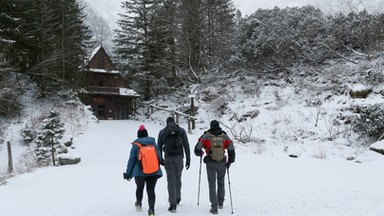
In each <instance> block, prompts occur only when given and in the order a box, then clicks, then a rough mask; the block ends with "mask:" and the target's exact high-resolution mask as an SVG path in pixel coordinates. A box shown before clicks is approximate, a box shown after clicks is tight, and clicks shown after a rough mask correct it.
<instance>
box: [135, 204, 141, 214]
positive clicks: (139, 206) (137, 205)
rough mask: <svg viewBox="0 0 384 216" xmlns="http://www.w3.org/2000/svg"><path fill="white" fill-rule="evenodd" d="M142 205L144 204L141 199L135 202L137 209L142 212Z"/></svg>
mask: <svg viewBox="0 0 384 216" xmlns="http://www.w3.org/2000/svg"><path fill="white" fill-rule="evenodd" d="M141 206H142V205H141V202H139V201H136V202H135V207H136V211H138V212H140V211H141Z"/></svg>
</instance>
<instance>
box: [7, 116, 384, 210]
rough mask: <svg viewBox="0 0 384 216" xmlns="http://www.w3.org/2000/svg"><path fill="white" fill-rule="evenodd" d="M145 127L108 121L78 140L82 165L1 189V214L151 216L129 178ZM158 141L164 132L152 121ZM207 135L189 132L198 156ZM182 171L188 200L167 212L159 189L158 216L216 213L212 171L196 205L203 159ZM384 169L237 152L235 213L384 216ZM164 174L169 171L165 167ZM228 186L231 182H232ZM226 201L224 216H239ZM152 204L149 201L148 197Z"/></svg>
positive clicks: (43, 172) (233, 177) (10, 183)
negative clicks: (133, 147) (139, 204)
mask: <svg viewBox="0 0 384 216" xmlns="http://www.w3.org/2000/svg"><path fill="white" fill-rule="evenodd" d="M140 124H141V122H137V121H101V122H100V123H99V124H93V125H91V126H90V129H89V130H88V131H87V132H86V133H85V134H83V135H82V136H81V137H78V138H76V139H75V143H77V144H76V147H77V148H76V151H75V152H76V155H79V156H81V158H82V161H81V163H80V164H78V165H74V166H64V167H48V168H44V169H39V170H37V171H35V172H33V173H28V174H24V175H19V176H16V177H15V178H13V179H10V180H9V181H8V184H7V185H5V186H0V200H1V201H0V214H1V215H6V216H23V215H28V216H52V215H55V216H69V215H71V216H87V215H92V216H124V215H125V216H136V215H137V216H145V215H147V211H146V210H147V202H146V201H144V202H143V205H144V206H143V208H144V210H143V211H142V212H139V213H138V212H136V211H135V210H134V207H133V204H134V201H135V184H134V182H133V181H132V182H127V181H124V180H123V179H122V173H123V172H124V171H125V166H126V163H127V159H128V154H129V150H130V142H131V141H132V140H133V139H134V138H135V136H136V134H137V128H138V127H139V125H140ZM145 125H146V127H147V129H148V131H149V134H150V136H154V137H155V138H157V134H158V132H159V130H160V129H161V126H159V125H155V124H152V123H145ZM199 135H200V131H196V132H195V133H194V134H188V137H189V140H190V145H191V150H193V147H194V145H195V143H196V140H197V138H198V137H199ZM191 158H192V165H191V168H190V169H189V170H187V171H184V172H183V188H182V201H181V204H180V206H179V207H178V209H177V213H176V214H173V213H170V212H168V211H167V209H168V202H167V199H168V198H167V190H166V177H165V176H163V177H162V178H161V179H160V180H159V181H158V185H157V188H156V194H157V200H156V208H155V210H156V215H185V216H187V215H211V214H210V213H209V212H208V211H209V206H210V204H209V200H208V192H207V190H208V186H207V180H206V173H205V167H204V166H203V171H202V179H201V195H200V205H199V206H197V192H198V172H199V160H198V158H197V157H195V156H194V155H192V156H191ZM383 168H384V163H383V161H381V162H378V161H372V162H368V163H362V164H357V163H353V162H348V161H335V160H319V159H309V158H303V159H300V158H299V159H291V158H288V157H281V156H274V157H271V156H259V155H255V154H252V153H250V152H247V150H246V149H245V148H243V147H240V146H237V161H236V163H235V164H233V165H232V167H231V169H230V179H231V187H232V196H233V206H234V215H266V216H331V215H335V216H343V215H345V216H362V215H364V216H384V212H383V207H384V187H382V184H383V180H384V172H383ZM163 171H164V174H165V170H164V169H163ZM226 180H228V179H227V178H226ZM226 189H227V194H226V201H225V203H224V205H225V207H224V209H223V210H220V211H219V215H232V214H231V207H230V199H229V193H228V182H226ZM144 199H146V195H145V196H144Z"/></svg>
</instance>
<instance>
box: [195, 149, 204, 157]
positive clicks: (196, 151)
mask: <svg viewBox="0 0 384 216" xmlns="http://www.w3.org/2000/svg"><path fill="white" fill-rule="evenodd" d="M203 154H204V152H203V150H198V149H195V155H196V156H198V157H201V156H203Z"/></svg>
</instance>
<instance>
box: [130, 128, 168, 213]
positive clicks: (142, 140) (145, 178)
mask: <svg viewBox="0 0 384 216" xmlns="http://www.w3.org/2000/svg"><path fill="white" fill-rule="evenodd" d="M137 137H138V138H137V139H136V140H135V141H134V142H133V143H132V148H131V151H130V155H129V160H128V164H127V169H126V172H125V173H124V179H127V180H128V181H130V180H131V179H132V178H133V177H135V182H136V202H135V206H136V210H137V211H141V208H142V200H143V191H144V186H145V185H146V187H147V195H148V206H149V209H148V215H149V216H154V215H155V201H156V194H155V187H156V182H157V179H159V178H160V177H162V176H163V173H162V171H161V168H159V169H158V171H157V172H155V173H153V174H144V172H143V171H142V169H141V167H140V164H139V161H138V154H139V146H138V145H136V144H135V143H139V144H141V145H142V146H145V145H153V146H154V147H155V148H156V150H157V154H158V158H160V159H161V154H160V151H159V147H158V146H157V145H156V142H155V138H153V137H149V136H148V131H147V130H146V129H145V127H144V125H141V126H140V127H139V130H138V131H137Z"/></svg>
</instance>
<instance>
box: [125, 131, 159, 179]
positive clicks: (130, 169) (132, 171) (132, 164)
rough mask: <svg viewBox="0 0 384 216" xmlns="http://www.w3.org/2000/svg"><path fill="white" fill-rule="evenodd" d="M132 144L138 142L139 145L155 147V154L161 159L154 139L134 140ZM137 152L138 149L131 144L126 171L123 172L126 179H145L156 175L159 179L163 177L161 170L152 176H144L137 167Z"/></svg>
mask: <svg viewBox="0 0 384 216" xmlns="http://www.w3.org/2000/svg"><path fill="white" fill-rule="evenodd" d="M134 142H138V143H140V144H141V145H153V146H155V148H156V151H157V154H158V156H159V158H161V155H160V151H159V147H158V146H157V144H156V141H155V138H153V137H142V138H138V139H136V140H135V141H134ZM138 152H139V147H138V146H137V145H135V144H132V148H131V152H130V155H129V159H128V164H127V170H126V172H125V173H126V174H127V177H128V178H133V177H136V176H143V177H146V176H155V175H157V176H158V177H159V178H160V177H161V176H163V172H162V171H161V168H160V169H159V171H157V172H156V173H154V174H151V175H148V174H144V173H143V171H141V168H140V166H139V161H138Z"/></svg>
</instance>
